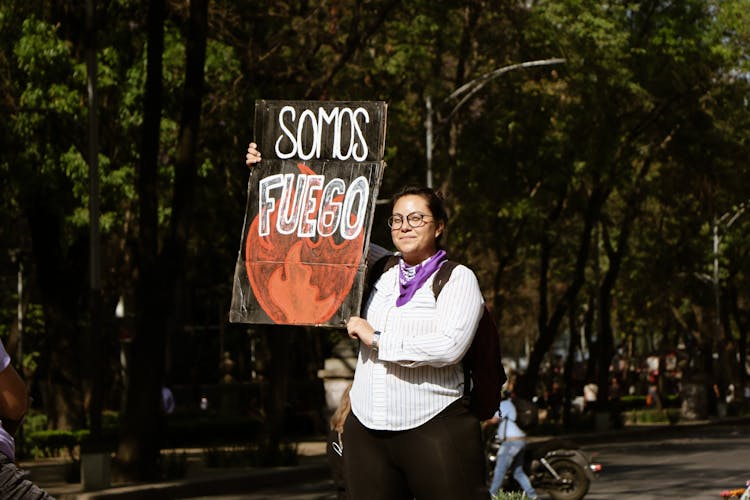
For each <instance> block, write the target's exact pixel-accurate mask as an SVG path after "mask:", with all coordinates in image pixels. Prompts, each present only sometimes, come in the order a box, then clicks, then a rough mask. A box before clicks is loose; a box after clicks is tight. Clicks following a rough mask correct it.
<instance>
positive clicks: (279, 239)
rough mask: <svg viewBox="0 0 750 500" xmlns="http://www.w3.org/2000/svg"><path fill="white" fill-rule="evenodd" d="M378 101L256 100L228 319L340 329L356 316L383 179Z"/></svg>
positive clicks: (383, 117)
mask: <svg viewBox="0 0 750 500" xmlns="http://www.w3.org/2000/svg"><path fill="white" fill-rule="evenodd" d="M385 128H386V104H385V103H384V102H370V101H368V102H329V101H265V100H261V101H257V102H256V104H255V136H256V142H257V144H258V148H259V149H260V151H261V154H262V158H263V160H262V161H261V162H260V163H259V164H258V165H257V166H256V167H254V168H253V169H252V171H251V173H250V180H249V182H248V197H247V207H246V210H245V222H244V225H243V229H242V240H241V245H240V251H239V255H238V257H237V263H236V266H235V273H234V286H233V291H232V306H231V310H230V315H229V320H230V321H231V322H235V323H266V324H288V325H327V326H337V327H341V326H343V325H345V323H346V321H347V320H348V318H349V317H350V316H352V315H355V314H358V312H359V304H360V300H361V298H362V290H363V286H364V276H365V257H366V249H367V246H368V245H369V240H370V229H371V226H372V218H373V214H374V212H375V201H376V199H377V195H378V189H379V188H380V182H381V180H382V177H383V169H384V167H385V163H384V162H383V153H384V151H385Z"/></svg>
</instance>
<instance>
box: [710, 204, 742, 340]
mask: <svg viewBox="0 0 750 500" xmlns="http://www.w3.org/2000/svg"><path fill="white" fill-rule="evenodd" d="M748 203H750V200H746V201H743V202H742V203H740V204H739V205H738V206H737V207H735V208H733V209H732V210H727V211H726V212H724V213H723V214H722V215H721V216H720V217H714V220H713V224H712V234H713V258H714V262H713V277H712V280H711V282H712V284H713V288H714V305H715V307H716V318H715V323H716V328H717V333H719V332H720V331H721V282H720V279H719V257H720V253H721V248H720V244H721V238H722V236H721V235H720V234H719V226H721V225H723V226H724V231H726V230H727V229H729V228H730V227H732V224H734V223H735V221H736V220H737V219H738V218H739V216H740V215H742V214H743V213H744V212H745V210H747V207H748Z"/></svg>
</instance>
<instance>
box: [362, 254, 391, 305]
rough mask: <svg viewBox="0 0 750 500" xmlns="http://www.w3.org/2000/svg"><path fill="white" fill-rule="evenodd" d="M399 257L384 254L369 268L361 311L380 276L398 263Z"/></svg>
mask: <svg viewBox="0 0 750 500" xmlns="http://www.w3.org/2000/svg"><path fill="white" fill-rule="evenodd" d="M398 259H399V257H398V255H393V254H391V255H384V256H382V257H380V258H379V259H378V260H376V261H375V263H374V264H373V265H372V266H371V267H370V268H369V269H368V270H367V274H366V275H365V289H364V291H363V293H362V303H361V306H360V311H362V309H363V308H364V306H365V305H366V304H367V299H369V298H370V294H371V293H372V289H373V287H374V286H375V282H376V281H378V278H380V276H382V275H383V273H384V272H386V271H387V270H388V269H390V268H392V267H393V266H395V265H397V264H398Z"/></svg>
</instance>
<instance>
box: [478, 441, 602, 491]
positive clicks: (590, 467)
mask: <svg viewBox="0 0 750 500" xmlns="http://www.w3.org/2000/svg"><path fill="white" fill-rule="evenodd" d="M499 448H500V440H499V439H498V438H497V436H495V435H493V436H492V437H491V438H490V439H489V441H488V444H487V470H488V471H489V475H490V477H489V479H488V480H489V481H492V473H493V471H494V470H495V460H496V458H497V450H498V449H499ZM523 460H524V466H523V468H524V471H526V475H528V476H529V479H530V480H531V484H532V485H533V486H534V489H536V490H542V491H545V492H546V493H547V494H548V495H549V496H551V497H552V498H553V499H555V500H580V499H581V498H583V497H585V496H586V493H588V491H589V486H590V485H591V481H593V480H594V479H595V478H596V474H597V473H598V472H599V471H600V470H601V465H600V464H597V463H593V462H592V461H591V458H590V457H589V455H588V454H587V453H586V452H584V451H583V450H581V449H580V447H579V446H577V445H576V444H574V443H572V442H570V441H565V440H561V439H550V440H548V441H544V442H537V443H534V442H530V443H528V444H527V446H526V448H525V449H524V457H523ZM511 472H512V471H510V470H509V471H508V474H507V475H506V478H505V485H504V489H506V490H515V489H520V488H518V485H516V484H515V481H514V480H513V478H512V477H511Z"/></svg>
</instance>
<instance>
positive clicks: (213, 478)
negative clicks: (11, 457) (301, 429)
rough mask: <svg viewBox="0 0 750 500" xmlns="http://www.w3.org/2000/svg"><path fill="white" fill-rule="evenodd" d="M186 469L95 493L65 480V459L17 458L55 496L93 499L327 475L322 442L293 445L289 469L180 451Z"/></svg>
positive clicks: (210, 490)
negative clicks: (222, 462) (211, 461)
mask: <svg viewBox="0 0 750 500" xmlns="http://www.w3.org/2000/svg"><path fill="white" fill-rule="evenodd" d="M185 452H186V453H187V456H188V458H187V473H186V474H185V477H184V478H181V479H177V480H169V481H160V482H157V483H139V484H117V483H115V484H112V487H110V488H107V489H104V490H98V491H89V492H84V491H83V485H82V484H81V483H68V482H66V481H65V468H66V464H65V462H63V461H61V460H54V459H49V460H34V461H28V462H20V463H19V464H18V465H19V467H20V468H21V469H22V470H24V471H26V472H28V473H29V478H30V479H31V480H32V481H33V482H34V483H36V484H37V485H39V486H40V487H42V488H44V489H45V490H46V491H47V492H48V493H49V494H51V495H52V496H54V497H55V498H56V499H57V500H95V499H107V500H109V499H118V500H126V499H127V500H129V499H139V500H140V499H160V500H163V499H172V498H175V499H176V498H185V497H195V496H202V495H211V494H216V493H217V492H220V493H227V494H233V493H247V492H251V491H254V490H258V489H261V488H266V487H269V486H273V485H276V484H284V483H301V482H307V481H317V480H323V479H326V478H328V477H329V476H330V469H329V466H328V459H327V457H326V450H325V442H324V441H303V442H299V443H298V448H297V453H298V456H299V464H298V465H295V466H288V467H267V468H259V467H225V468H214V467H206V466H205V465H204V459H203V452H202V450H199V449H196V450H185Z"/></svg>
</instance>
